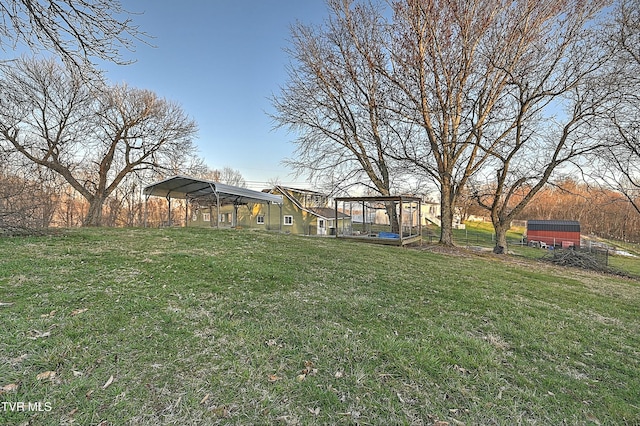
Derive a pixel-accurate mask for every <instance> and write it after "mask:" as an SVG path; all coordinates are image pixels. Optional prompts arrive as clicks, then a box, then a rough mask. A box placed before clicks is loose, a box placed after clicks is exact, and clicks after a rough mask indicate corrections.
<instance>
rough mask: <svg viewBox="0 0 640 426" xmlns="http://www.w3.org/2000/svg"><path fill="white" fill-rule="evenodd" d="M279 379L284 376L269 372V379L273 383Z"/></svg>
mask: <svg viewBox="0 0 640 426" xmlns="http://www.w3.org/2000/svg"><path fill="white" fill-rule="evenodd" d="M278 380H282V377H280V376H276V375H275V374H269V381H270V382H271V383H273V382H277V381H278Z"/></svg>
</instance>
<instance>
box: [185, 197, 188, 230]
mask: <svg viewBox="0 0 640 426" xmlns="http://www.w3.org/2000/svg"><path fill="white" fill-rule="evenodd" d="M188 222H189V198H185V199H184V226H185V228H186V227H187V225H188V224H189V223H188Z"/></svg>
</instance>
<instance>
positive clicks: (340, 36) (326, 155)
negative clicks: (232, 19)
mask: <svg viewBox="0 0 640 426" xmlns="http://www.w3.org/2000/svg"><path fill="white" fill-rule="evenodd" d="M327 4H328V6H329V13H330V17H329V18H328V19H327V21H326V22H325V25H323V26H320V27H313V26H308V25H303V24H298V25H296V26H294V27H293V28H292V31H291V34H292V46H291V48H290V49H289V50H288V53H289V55H290V57H291V58H292V65H291V66H290V68H289V82H288V83H287V85H286V86H285V87H283V88H282V90H281V93H280V94H279V96H277V97H274V98H273V104H274V106H275V108H276V111H277V112H276V114H275V115H274V117H273V118H274V119H275V122H276V124H277V125H278V126H280V127H286V128H287V129H289V130H290V131H292V132H296V133H297V134H298V137H297V139H296V140H295V142H294V143H295V145H296V150H295V153H294V156H293V158H291V159H289V160H287V161H286V163H287V164H289V165H290V166H292V167H293V168H294V169H296V170H298V171H299V172H302V173H308V175H309V176H310V177H311V178H312V179H314V178H319V179H321V180H325V181H329V182H331V183H332V186H333V188H331V189H332V190H333V191H334V192H339V191H346V190H348V188H349V187H350V186H352V185H354V184H355V185H359V186H365V187H367V188H369V190H372V191H374V192H376V193H379V194H381V195H390V194H391V192H392V190H393V189H394V184H397V179H398V178H399V177H400V175H401V174H402V173H403V169H402V168H401V167H399V166H398V162H397V161H395V160H394V159H393V158H392V157H390V156H389V155H388V154H387V147H388V145H389V144H390V143H392V141H393V140H394V139H397V137H398V134H397V133H396V129H394V128H393V127H391V126H390V123H389V122H388V121H387V117H386V111H387V106H386V103H387V102H388V100H389V96H388V86H387V85H386V82H385V80H384V75H383V74H381V73H380V72H379V69H380V68H381V67H385V66H386V65H387V63H388V54H387V53H386V51H385V49H386V42H385V40H384V39H385V37H387V34H386V32H385V27H386V23H385V21H384V17H383V14H382V11H383V8H382V6H380V5H374V4H371V3H355V2H354V1H352V0H329V1H328V2H327ZM394 179H395V180H394ZM387 214H388V215H389V218H390V221H391V224H392V227H393V228H394V229H396V230H397V228H398V219H397V214H396V211H395V207H394V206H393V205H392V204H390V205H389V206H388V207H387Z"/></svg>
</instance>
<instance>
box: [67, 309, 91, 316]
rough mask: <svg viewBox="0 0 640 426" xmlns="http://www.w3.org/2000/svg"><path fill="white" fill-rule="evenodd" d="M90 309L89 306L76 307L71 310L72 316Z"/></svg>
mask: <svg viewBox="0 0 640 426" xmlns="http://www.w3.org/2000/svg"><path fill="white" fill-rule="evenodd" d="M88 310H89V309H88V308H82V309H74V310H73V311H71V316H72V317H73V316H76V315H78V314H81V313H83V312H87V311H88Z"/></svg>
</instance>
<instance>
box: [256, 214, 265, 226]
mask: <svg viewBox="0 0 640 426" xmlns="http://www.w3.org/2000/svg"><path fill="white" fill-rule="evenodd" d="M256 223H257V224H258V225H264V216H258V217H257V218H256Z"/></svg>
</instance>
